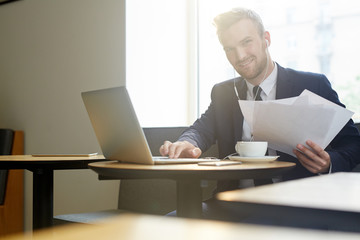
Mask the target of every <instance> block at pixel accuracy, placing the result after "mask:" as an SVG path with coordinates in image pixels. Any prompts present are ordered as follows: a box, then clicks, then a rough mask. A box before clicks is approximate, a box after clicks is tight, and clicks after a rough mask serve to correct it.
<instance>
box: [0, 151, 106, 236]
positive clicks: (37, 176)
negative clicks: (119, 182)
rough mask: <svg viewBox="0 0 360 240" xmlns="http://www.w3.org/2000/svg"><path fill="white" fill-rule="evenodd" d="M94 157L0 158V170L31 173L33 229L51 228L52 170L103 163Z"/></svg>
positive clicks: (19, 156) (99, 157)
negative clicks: (23, 170)
mask: <svg viewBox="0 0 360 240" xmlns="http://www.w3.org/2000/svg"><path fill="white" fill-rule="evenodd" d="M103 160H104V157H103V156H102V155H99V156H94V157H32V156H31V155H8V156H0V169H27V170H30V171H31V172H32V173H33V229H39V228H44V227H49V226H52V221H53V192H54V170H65V169H86V168H88V164H89V163H91V162H96V161H103Z"/></svg>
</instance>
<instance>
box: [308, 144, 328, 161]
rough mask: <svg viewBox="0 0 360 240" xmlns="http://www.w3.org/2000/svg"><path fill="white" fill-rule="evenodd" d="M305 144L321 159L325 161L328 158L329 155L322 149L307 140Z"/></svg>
mask: <svg viewBox="0 0 360 240" xmlns="http://www.w3.org/2000/svg"><path fill="white" fill-rule="evenodd" d="M306 144H307V145H308V146H309V147H311V148H312V149H313V150H314V152H316V154H317V155H319V156H320V158H321V159H327V158H329V157H330V156H329V154H328V153H327V152H326V151H325V150H324V149H323V148H322V147H320V146H319V145H317V144H316V143H314V142H313V141H311V140H307V141H306Z"/></svg>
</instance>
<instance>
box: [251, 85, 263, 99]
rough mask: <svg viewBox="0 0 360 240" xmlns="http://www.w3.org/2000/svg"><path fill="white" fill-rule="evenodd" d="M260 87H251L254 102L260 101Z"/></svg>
mask: <svg viewBox="0 0 360 240" xmlns="http://www.w3.org/2000/svg"><path fill="white" fill-rule="evenodd" d="M261 91H262V89H261V87H259V86H255V87H253V96H254V97H255V101H262V99H261V97H260V94H261Z"/></svg>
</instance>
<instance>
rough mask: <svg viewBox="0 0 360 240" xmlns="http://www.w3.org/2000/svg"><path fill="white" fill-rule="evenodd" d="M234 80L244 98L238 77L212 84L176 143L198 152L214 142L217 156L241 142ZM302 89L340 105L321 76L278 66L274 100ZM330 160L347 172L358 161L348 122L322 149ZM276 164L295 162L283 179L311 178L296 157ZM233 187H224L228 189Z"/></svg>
mask: <svg viewBox="0 0 360 240" xmlns="http://www.w3.org/2000/svg"><path fill="white" fill-rule="evenodd" d="M234 81H235V84H236V87H237V89H238V92H239V97H240V98H241V99H246V91H247V86H246V83H245V80H244V79H242V78H241V77H239V78H235V79H230V80H228V81H225V82H221V83H219V84H216V85H215V86H214V87H213V89H212V92H211V103H210V106H209V108H208V109H207V110H206V112H205V113H204V114H203V115H202V116H201V117H200V118H199V119H198V120H197V121H196V122H195V123H194V124H193V125H192V126H191V127H190V128H189V129H188V130H186V131H185V132H184V133H183V134H182V135H181V137H180V138H179V140H187V141H189V142H191V143H192V144H194V145H195V146H197V147H199V148H200V149H201V150H202V151H205V150H206V149H208V148H209V147H210V146H211V145H212V144H214V143H215V142H217V143H218V147H219V157H220V158H223V157H225V156H227V155H229V154H231V153H234V152H235V149H234V146H235V144H236V142H237V141H241V137H242V126H243V119H244V118H243V115H242V113H241V110H240V108H239V104H238V101H237V97H236V95H235V91H234ZM304 89H308V90H309V91H311V92H313V93H316V94H317V95H319V96H321V97H323V98H326V99H328V100H330V101H332V102H334V103H336V104H338V105H340V106H343V107H344V105H343V104H342V103H340V101H339V99H338V95H337V93H336V92H335V91H334V90H333V89H332V88H331V84H330V82H329V81H328V79H327V78H326V77H325V76H324V75H322V74H315V73H309V72H300V71H295V70H292V69H287V68H286V69H285V68H283V67H281V66H280V65H278V76H277V83H276V99H281V98H289V97H294V96H299V95H300V94H301V93H302V91H303V90H304ZM326 150H327V151H328V153H329V154H330V157H331V162H332V172H339V171H351V169H352V168H354V167H355V166H356V164H358V163H359V162H360V136H359V132H358V130H357V129H356V127H355V126H354V123H353V121H352V120H350V121H349V122H348V123H347V124H346V126H345V127H344V128H343V129H342V130H341V131H340V132H339V134H338V135H337V136H336V137H335V138H334V139H333V141H332V142H331V143H330V145H329V146H328V147H327V149H326ZM278 154H279V155H280V158H279V160H280V161H290V162H295V163H297V166H296V168H295V169H293V170H292V171H290V172H288V173H286V174H285V175H284V176H283V179H284V180H289V179H297V178H302V177H308V176H313V175H314V174H312V173H311V172H309V171H308V170H307V169H306V168H304V167H303V166H302V165H301V164H300V163H299V162H298V160H297V159H296V158H294V157H292V156H290V155H287V154H285V153H280V152H278ZM229 188H234V186H232V187H228V188H224V189H223V190H225V189H229Z"/></svg>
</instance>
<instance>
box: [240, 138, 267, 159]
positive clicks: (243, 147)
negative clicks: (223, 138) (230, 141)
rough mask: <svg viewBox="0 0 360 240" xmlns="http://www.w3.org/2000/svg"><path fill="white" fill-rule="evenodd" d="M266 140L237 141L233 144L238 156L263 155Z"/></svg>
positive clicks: (265, 148)
mask: <svg viewBox="0 0 360 240" xmlns="http://www.w3.org/2000/svg"><path fill="white" fill-rule="evenodd" d="M267 147H268V142H261V141H239V142H237V143H236V145H235V150H236V152H237V153H238V154H239V155H240V157H263V156H265V154H266V150H267Z"/></svg>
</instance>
